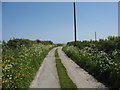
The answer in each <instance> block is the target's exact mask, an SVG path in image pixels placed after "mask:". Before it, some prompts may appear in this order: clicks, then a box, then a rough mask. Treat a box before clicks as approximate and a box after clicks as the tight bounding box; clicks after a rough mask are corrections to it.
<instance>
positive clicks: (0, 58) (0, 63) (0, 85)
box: [0, 41, 2, 88]
mask: <svg viewBox="0 0 120 90" xmlns="http://www.w3.org/2000/svg"><path fill="white" fill-rule="evenodd" d="M0 42H1V41H0ZM1 87H2V44H0V88H1Z"/></svg>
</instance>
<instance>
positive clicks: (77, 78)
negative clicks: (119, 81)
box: [58, 47, 105, 89]
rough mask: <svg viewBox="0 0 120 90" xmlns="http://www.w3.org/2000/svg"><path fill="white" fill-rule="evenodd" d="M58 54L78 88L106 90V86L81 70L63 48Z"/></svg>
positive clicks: (59, 48) (59, 49)
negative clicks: (101, 89) (100, 89)
mask: <svg viewBox="0 0 120 90" xmlns="http://www.w3.org/2000/svg"><path fill="white" fill-rule="evenodd" d="M58 54H59V57H60V59H61V60H62V63H63V65H64V66H65V68H66V70H67V72H68V75H69V77H70V78H71V80H72V81H73V82H74V83H75V84H76V86H77V88H104V89H105V86H104V85H103V84H101V83H99V82H98V81H97V80H95V79H94V78H93V77H92V76H91V75H89V74H88V73H87V72H86V71H85V70H83V69H82V68H80V67H79V66H78V65H77V64H76V63H74V62H73V61H72V60H71V59H70V58H68V57H67V56H66V55H65V53H64V52H63V51H62V47H58Z"/></svg>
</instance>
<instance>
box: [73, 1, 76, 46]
mask: <svg viewBox="0 0 120 90" xmlns="http://www.w3.org/2000/svg"><path fill="white" fill-rule="evenodd" d="M73 5H74V35H75V36H74V37H75V46H76V11H75V2H74V3H73Z"/></svg>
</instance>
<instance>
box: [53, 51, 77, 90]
mask: <svg viewBox="0 0 120 90" xmlns="http://www.w3.org/2000/svg"><path fill="white" fill-rule="evenodd" d="M55 57H56V67H57V72H58V76H59V80H60V85H61V88H62V89H64V88H71V89H75V90H77V87H76V85H75V84H74V83H73V82H72V80H71V79H70V78H69V76H68V74H67V72H66V68H65V67H64V66H63V64H62V63H61V60H60V58H59V55H58V52H57V49H56V51H55Z"/></svg>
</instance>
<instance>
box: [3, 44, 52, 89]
mask: <svg viewBox="0 0 120 90" xmlns="http://www.w3.org/2000/svg"><path fill="white" fill-rule="evenodd" d="M29 43H31V42H29ZM13 45H14V47H11V46H9V45H8V44H3V48H2V49H3V52H2V74H3V76H2V88H28V87H29V85H30V83H31V81H32V80H33V79H34V76H35V74H36V72H37V71H38V69H39V67H40V65H41V63H42V62H43V60H44V58H45V56H46V55H47V54H48V52H49V51H50V50H51V49H52V48H53V47H54V45H43V44H37V43H33V44H31V46H27V45H24V44H22V45H20V46H19V44H18V43H16V44H15V43H14V44H13ZM15 46H17V48H15Z"/></svg>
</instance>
